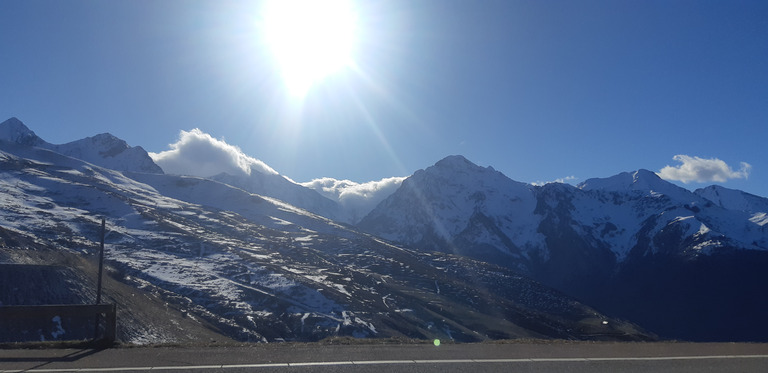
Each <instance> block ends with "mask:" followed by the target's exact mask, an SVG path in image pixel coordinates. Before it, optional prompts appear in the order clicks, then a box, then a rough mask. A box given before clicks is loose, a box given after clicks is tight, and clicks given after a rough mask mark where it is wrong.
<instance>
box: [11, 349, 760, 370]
mask: <svg viewBox="0 0 768 373" xmlns="http://www.w3.org/2000/svg"><path fill="white" fill-rule="evenodd" d="M149 370H151V371H160V372H184V371H189V372H200V373H203V372H227V373H229V372H265V373H269V372H281V373H282V372H302V373H305V372H382V371H390V372H395V371H396V372H440V373H445V372H473V373H475V372H660V371H664V372H697V373H698V372H766V371H768V344H752V343H704V344H697V343H561V342H555V343H512V344H442V345H441V346H439V347H438V346H433V345H375V344H366V345H341V346H339V345H335V346H332V345H313V344H270V345H249V346H237V347H231V346H230V347H135V348H114V349H106V350H90V349H86V350H75V349H51V350H12V349H10V350H0V372H22V371H23V372H38V373H42V372H48V373H64V372H84V371H85V372H138V371H149Z"/></svg>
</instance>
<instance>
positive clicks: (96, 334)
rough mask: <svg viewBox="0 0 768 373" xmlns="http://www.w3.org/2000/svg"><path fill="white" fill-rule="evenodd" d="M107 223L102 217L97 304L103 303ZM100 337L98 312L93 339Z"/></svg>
mask: <svg viewBox="0 0 768 373" xmlns="http://www.w3.org/2000/svg"><path fill="white" fill-rule="evenodd" d="M106 227H107V223H106V220H105V219H104V218H101V245H100V246H99V277H98V278H97V279H96V304H101V277H102V274H103V273H104V236H106ZM98 338H99V314H96V327H95V330H94V333H93V339H98Z"/></svg>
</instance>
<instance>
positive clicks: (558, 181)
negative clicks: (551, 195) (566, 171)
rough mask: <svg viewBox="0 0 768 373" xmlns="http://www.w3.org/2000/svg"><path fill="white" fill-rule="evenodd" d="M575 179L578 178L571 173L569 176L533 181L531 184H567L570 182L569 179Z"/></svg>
mask: <svg viewBox="0 0 768 373" xmlns="http://www.w3.org/2000/svg"><path fill="white" fill-rule="evenodd" d="M576 180H578V178H577V177H576V176H573V175H571V176H566V177H561V178H559V179H555V180H554V181H534V182H532V183H531V184H532V185H536V186H542V185H544V184H549V183H560V184H567V183H570V182H571V181H576Z"/></svg>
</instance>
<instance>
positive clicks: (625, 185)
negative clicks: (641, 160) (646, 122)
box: [577, 169, 691, 199]
mask: <svg viewBox="0 0 768 373" xmlns="http://www.w3.org/2000/svg"><path fill="white" fill-rule="evenodd" d="M577 187H578V188H579V189H581V190H587V191H589V190H602V191H606V192H629V191H634V192H639V193H642V194H644V195H650V196H658V195H666V196H668V197H670V198H684V199H689V198H690V195H691V192H689V191H688V190H686V189H684V188H681V187H679V186H677V185H674V184H672V183H670V182H668V181H665V180H663V179H662V178H661V177H659V175H657V174H656V173H655V172H653V171H649V170H645V169H640V170H637V171H633V172H622V173H620V174H618V175H614V176H611V177H607V178H592V179H588V180H587V181H585V182H583V183H580V184H579V185H578V186H577Z"/></svg>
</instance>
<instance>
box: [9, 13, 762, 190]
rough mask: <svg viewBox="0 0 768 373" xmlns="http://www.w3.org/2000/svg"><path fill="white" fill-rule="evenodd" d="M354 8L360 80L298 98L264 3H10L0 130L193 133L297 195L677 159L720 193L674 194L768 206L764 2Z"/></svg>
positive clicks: (581, 174) (549, 176)
mask: <svg viewBox="0 0 768 373" xmlns="http://www.w3.org/2000/svg"><path fill="white" fill-rule="evenodd" d="M354 6H355V12H356V14H357V21H358V22H357V25H358V26H357V35H356V40H357V43H356V47H355V49H354V52H353V59H354V62H355V68H354V69H352V68H350V69H344V70H340V71H337V72H336V73H334V74H333V75H330V76H328V77H327V78H326V79H325V80H323V81H320V82H319V83H317V84H315V85H314V86H313V87H311V89H310V90H309V91H308V92H307V93H306V95H305V96H303V97H302V98H300V99H297V98H296V97H293V96H291V95H290V94H288V92H287V90H286V87H285V84H283V81H282V80H281V78H280V66H278V63H277V62H276V60H275V59H274V58H273V56H272V55H271V54H270V51H269V50H268V48H267V46H266V45H265V43H264V41H263V38H262V37H261V35H260V29H259V27H258V25H259V22H260V17H263V8H264V7H263V4H262V2H246V1H213V0H211V1H201V0H163V1H149V0H132V1H96V0H94V1H82V0H70V1H37V0H24V1H18V0H4V1H2V2H0V121H2V120H5V119H7V118H9V117H12V116H15V117H18V118H19V119H20V120H22V121H23V122H24V123H25V124H27V126H29V127H30V128H31V129H32V130H34V131H35V132H36V133H37V134H38V135H39V136H40V137H42V138H43V139H45V140H47V141H49V142H52V143H65V142H69V141H73V140H77V139H80V138H83V137H86V136H92V135H95V134H97V133H102V132H110V133H112V134H114V135H115V136H118V137H120V138H122V139H124V140H126V141H127V142H128V143H129V144H131V145H134V146H135V145H140V146H142V147H144V148H145V149H146V150H148V151H151V152H161V151H164V150H167V149H168V148H169V144H171V143H175V142H176V141H177V140H178V139H179V136H180V131H181V130H186V131H189V130H192V129H194V128H198V129H200V130H201V131H202V132H204V133H207V134H210V135H211V136H213V137H214V138H217V139H223V140H224V141H226V142H227V143H229V144H232V145H235V146H237V147H239V148H240V149H241V150H242V151H243V152H244V153H246V154H248V155H250V156H252V157H255V158H258V159H260V160H262V161H264V162H265V163H266V164H267V165H269V166H271V167H272V168H273V169H275V170H276V171H277V172H279V173H281V174H284V175H287V176H289V177H290V178H292V179H294V180H296V181H309V180H311V179H314V178H319V177H333V178H337V179H350V180H354V181H357V182H365V181H369V180H378V179H382V178H385V177H390V176H406V175H409V174H411V173H412V172H413V171H415V170H417V169H420V168H425V167H428V166H430V165H432V164H433V163H435V162H436V161H438V160H440V159H441V158H443V157H445V156H447V155H451V154H462V155H464V156H466V157H467V158H468V159H470V160H471V161H473V162H475V163H477V164H479V165H481V166H489V165H490V166H493V167H494V168H495V169H497V170H499V171H501V172H503V173H504V174H506V175H507V176H509V177H510V178H512V179H515V180H518V181H524V182H545V181H552V180H556V179H562V178H566V177H571V176H572V177H575V179H569V182H571V183H578V182H580V181H584V180H586V179H587V178H590V177H607V176H611V175H614V174H617V173H619V172H622V171H632V170H636V169H639V168H645V169H650V170H653V171H660V170H661V169H663V168H664V167H665V166H674V167H678V166H681V165H682V164H683V162H688V163H686V165H687V167H689V168H686V169H681V170H678V172H676V173H672V174H670V175H678V176H676V177H677V178H684V176H691V175H693V176H697V177H699V178H700V180H703V179H702V178H704V177H705V176H706V175H712V174H713V172H714V174H719V175H725V179H726V181H722V182H709V181H704V182H701V183H699V182H696V181H691V182H689V183H688V184H681V183H680V182H677V183H678V184H679V185H684V186H686V187H688V188H690V189H695V188H697V187H701V186H704V185H709V184H712V183H716V184H722V185H724V186H727V187H731V188H736V189H742V190H745V191H748V192H751V193H754V194H758V195H761V196H768V146H766V144H767V143H768V22H766V21H765V20H766V19H768V2H766V1H684V0H675V1H668V0H665V1H648V0H643V1H620V0H613V1H572V0H569V1H554V0H551V1H550V0H535V1H534V0H531V1H515V0H502V1H463V0H462V1H450V0H433V1H427V0H417V1H412V0H409V1H404V0H403V1H399V0H390V1H384V0H380V1H379V0H370V1H357V2H355V3H354ZM676 156H683V157H676ZM675 157H676V158H675ZM697 157H698V158H697ZM714 159H718V160H720V161H722V162H724V163H722V162H721V163H716V162H714V161H713V160H714ZM742 162H745V163H747V164H748V167H747V166H745V165H743V164H742ZM723 165H725V166H723ZM707 167H709V168H707ZM713 167H714V168H713ZM723 167H725V168H723ZM713 169H715V171H712V170H713ZM702 170H704V171H702ZM706 170H709V171H711V172H710V173H707V172H706ZM729 172H730V173H729ZM681 174H684V175H683V176H680V175H681Z"/></svg>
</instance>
